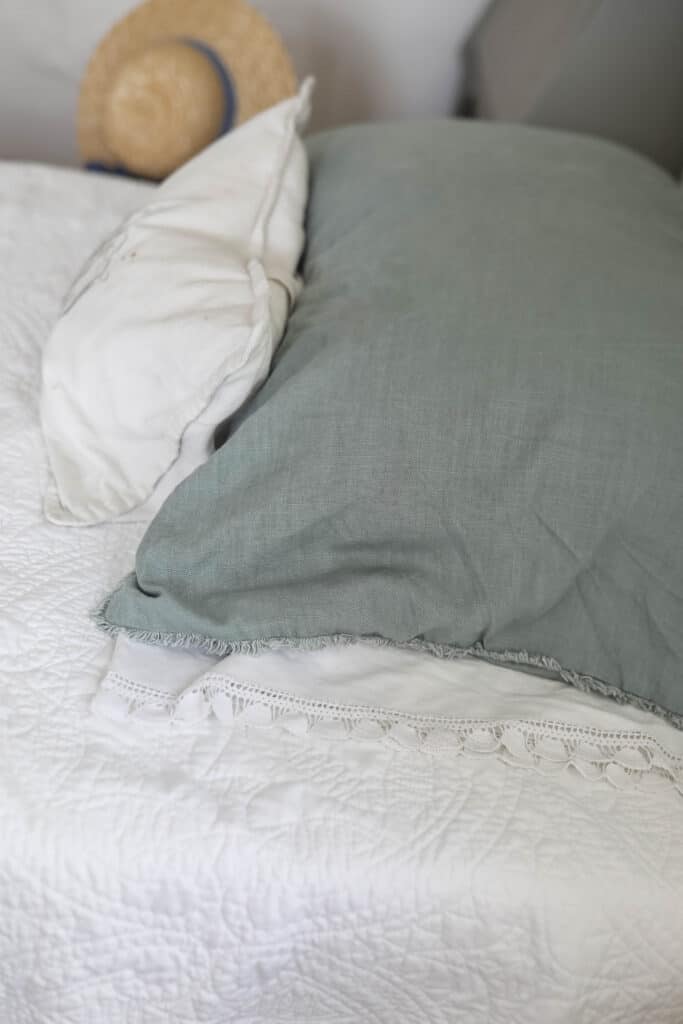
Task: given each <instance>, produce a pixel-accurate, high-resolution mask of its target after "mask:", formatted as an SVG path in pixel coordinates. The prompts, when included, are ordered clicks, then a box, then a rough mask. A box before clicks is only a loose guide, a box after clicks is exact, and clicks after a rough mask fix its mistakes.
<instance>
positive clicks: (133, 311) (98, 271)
mask: <svg viewBox="0 0 683 1024" xmlns="http://www.w3.org/2000/svg"><path fill="white" fill-rule="evenodd" d="M312 88H313V82H312V80H311V79H308V80H307V81H306V82H305V83H304V84H303V85H302V87H301V89H300V91H299V94H298V95H297V96H296V97H293V98H292V99H289V100H285V101H284V102H282V103H280V104H278V105H277V106H276V107H272V108H271V109H270V110H267V111H265V112H264V113H262V114H260V115H258V116H257V117H255V118H253V119H252V120H250V121H248V122H246V123H245V124H244V125H242V126H241V127H240V128H238V129H237V130H236V131H234V132H232V133H230V134H229V135H227V136H224V137H223V138H221V139H219V140H218V141H217V142H215V143H213V144H212V145H211V146H210V147H209V148H208V149H206V150H204V151H203V152H202V153H200V154H199V155H198V156H197V157H195V158H194V159H193V160H191V161H190V162H189V163H187V164H185V165H184V166H183V167H182V168H180V170H178V171H176V172H175V174H173V175H172V176H171V177H170V178H168V179H167V180H166V181H165V182H164V183H163V184H162V185H160V186H159V188H158V189H157V191H156V193H155V196H154V199H153V200H152V201H151V203H149V204H148V205H147V206H145V207H144V208H143V209H141V210H139V211H137V212H136V213H134V214H133V215H132V216H131V217H129V218H128V220H127V221H126V222H125V223H124V224H122V225H121V226H120V228H119V229H118V230H117V232H116V233H115V234H114V235H113V236H112V237H111V238H110V239H108V240H107V241H106V242H105V243H103V245H101V246H100V247H99V249H97V250H96V251H95V252H94V253H93V254H92V256H91V257H90V259H89V260H88V262H87V263H86V265H85V267H84V269H83V270H82V272H81V274H80V275H79V277H78V278H77V280H76V282H75V283H74V285H73V286H72V288H71V290H70V292H69V294H68V295H67V296H66V298H65V301H64V307H63V311H62V313H61V316H60V318H59V320H58V322H57V324H56V326H55V328H54V330H53V333H52V335H51V337H50V338H49V340H48V342H47V345H46V348H45V351H44V354H43V385H42V395H41V422H42V429H43V436H44V438H45V444H46V447H47V453H48V459H49V466H50V475H51V479H50V481H49V483H48V488H47V491H46V495H45V503H44V508H45V514H46V516H47V518H48V519H50V520H51V521H52V522H54V523H58V524H60V525H76V526H81V525H87V524H95V523H98V522H106V521H111V520H112V519H122V520H146V519H148V518H150V517H151V516H153V515H154V514H155V512H156V511H157V510H158V508H159V507H160V505H161V504H162V503H163V501H164V500H165V498H166V497H167V496H168V494H170V492H171V491H172V490H173V489H174V487H176V486H177V484H178V483H180V481H181V480H183V479H184V478H185V477H186V476H188V475H189V473H191V472H192V471H193V470H194V469H196V468H197V466H198V465H200V464H201V463H202V462H204V461H205V459H206V458H207V457H208V456H209V455H210V454H211V451H212V444H213V435H214V430H215V427H216V426H217V425H218V424H219V423H220V422H221V421H223V420H225V419H227V418H228V417H229V416H231V415H232V414H233V413H234V412H235V411H236V410H237V409H238V408H239V407H240V406H241V405H242V404H243V402H244V401H246V399H247V398H248V397H249V396H250V395H251V394H252V393H253V392H254V391H255V390H256V389H257V388H258V387H259V386H260V384H261V383H262V382H263V380H264V379H265V377H266V375H267V373H268V370H269V368H270V363H271V360H272V357H273V354H274V352H275V349H276V347H277V345H278V343H279V341H280V339H281V337H282V334H283V333H284V328H285V325H286V321H287V316H288V312H289V308H290V307H291V305H292V303H293V302H294V301H295V300H296V297H297V295H298V292H299V288H300V282H299V280H298V278H297V274H296V269H297V265H298V262H299V258H300V255H301V250H302V248H303V242H304V232H303V220H304V213H305V206H306V200H307V193H308V167H307V160H306V151H305V149H304V146H303V144H302V142H301V139H300V132H301V131H302V129H303V128H304V126H305V124H306V122H307V120H308V117H309V114H310V105H311V94H312Z"/></svg>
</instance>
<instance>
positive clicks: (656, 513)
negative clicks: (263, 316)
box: [102, 121, 683, 725]
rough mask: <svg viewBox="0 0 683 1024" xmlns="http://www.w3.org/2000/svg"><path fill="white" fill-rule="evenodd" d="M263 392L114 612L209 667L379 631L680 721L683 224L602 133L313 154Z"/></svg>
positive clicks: (513, 130) (167, 524)
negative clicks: (294, 278) (192, 651)
mask: <svg viewBox="0 0 683 1024" xmlns="http://www.w3.org/2000/svg"><path fill="white" fill-rule="evenodd" d="M309 148H310V157H311V164H312V192H311V197H310V202H309V212H308V229H307V234H308V251H307V254H306V258H305V266H304V276H305V286H304V290H303V294H302V296H301V298H300V300H299V303H298V306H297V308H296V310H295V312H294V314H293V316H292V318H291V321H290V324H289V327H288V330H287V334H286V336H285V339H284V341H283V344H282V346H281V349H280V352H279V355H278V357H277V361H276V364H275V366H274V368H273V371H272V373H271V376H270V378H269V379H268V381H267V382H266V384H265V385H264V387H263V388H262V390H261V391H260V392H259V394H258V395H257V396H256V397H255V399H254V400H253V401H252V402H251V403H250V404H249V405H248V406H247V408H246V409H245V411H244V412H243V413H242V414H240V416H239V419H238V420H237V421H235V422H234V423H233V429H232V432H231V434H230V436H229V439H228V440H227V442H226V443H225V444H224V445H223V447H222V448H221V449H220V450H219V451H218V452H217V453H216V454H215V455H214V456H213V457H212V458H211V459H210V460H209V462H208V463H207V464H206V465H204V466H203V467H202V468H201V469H199V470H198V471H197V472H196V473H195V474H194V475H193V476H192V477H190V478H189V479H188V480H186V481H185V482H184V483H183V484H181V485H180V486H179V487H178V489H177V490H176V491H175V492H174V493H173V495H172V496H171V497H170V498H169V499H168V500H167V502H166V504H165V505H164V507H163V508H162V510H161V511H160V513H159V515H158V516H157V518H156V520H155V521H154V522H153V523H152V524H151V526H150V528H149V530H148V532H147V534H146V536H145V538H144V539H143V542H142V544H141V546H140V549H139V552H138V556H137V575H136V576H133V577H131V578H129V579H128V580H126V581H124V583H123V584H122V585H121V587H120V588H119V589H118V591H117V592H116V593H115V594H114V595H113V596H112V597H111V598H110V600H109V601H108V603H107V604H106V606H105V609H104V611H103V613H102V622H103V623H104V625H105V626H106V627H107V628H110V629H114V630H115V629H117V628H123V629H125V630H126V631H128V632H129V633H130V634H131V635H133V636H137V637H139V638H141V639H146V640H150V641H153V642H157V643H172V644H183V645H191V646H192V645H194V646H197V647H201V648H203V649H205V650H209V651H213V652H216V653H220V652H223V653H226V652H230V651H232V650H236V649H239V650H243V649H258V647H259V646H260V645H262V644H264V643H271V644H272V643H273V642H274V638H284V640H283V642H285V643H295V644H304V645H315V644H319V643H324V642H330V639H331V638H335V639H336V640H337V641H341V640H343V639H344V638H346V637H359V636H371V637H373V638H382V639H385V640H388V641H391V642H394V643H399V644H408V645H414V644H417V645H422V646H426V647H427V648H428V649H430V650H432V651H434V652H435V653H438V654H444V655H451V654H454V653H455V654H457V653H461V652H468V653H470V654H473V655H476V656H480V657H489V658H493V659H496V660H502V661H504V662H510V663H511V664H516V665H522V666H524V665H528V666H529V667H530V668H533V667H536V668H540V669H542V670H543V671H545V672H549V673H552V674H557V675H559V676H561V677H562V678H564V679H566V680H568V681H570V682H573V683H574V684H576V685H579V686H582V687H587V688H591V689H594V690H598V691H600V692H602V693H606V694H609V695H612V696H614V697H617V698H618V699H621V700H624V699H629V700H633V701H634V702H636V703H637V704H639V706H641V707H646V708H650V709H653V710H657V711H660V712H664V713H666V714H668V717H669V718H671V720H672V721H674V722H675V723H676V724H678V725H681V724H683V718H682V717H681V716H683V538H682V532H681V531H682V526H683V335H682V325H683V210H682V207H681V202H680V196H679V193H678V189H677V187H676V184H675V183H674V182H673V181H672V180H671V179H669V178H668V177H666V176H665V174H664V173H663V172H661V171H660V170H658V169H656V168H655V167H654V166H653V165H651V164H649V163H648V162H647V161H646V160H644V159H643V158H641V157H637V156H635V155H632V154H629V153H628V152H627V151H625V150H621V149H620V148H618V147H616V146H614V145H612V144H608V143H603V142H598V141H594V140H589V139H581V138H580V137H577V136H573V135H564V134H560V133H553V132H547V131H543V130H539V129H533V128H528V127H526V128H525V127H518V126H501V125H489V124H479V123H457V122H424V121H422V122H408V123H402V124H386V125H377V126H356V127H350V128H346V129H342V130H338V131H334V132H331V133H327V134H325V135H322V136H318V137H316V138H315V139H313V140H312V141H311V142H310V147H309Z"/></svg>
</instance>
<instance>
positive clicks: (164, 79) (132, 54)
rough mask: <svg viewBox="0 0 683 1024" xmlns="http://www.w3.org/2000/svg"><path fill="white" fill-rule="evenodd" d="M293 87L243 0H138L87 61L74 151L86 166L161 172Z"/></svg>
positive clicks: (285, 63) (271, 37)
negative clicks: (88, 61)
mask: <svg viewBox="0 0 683 1024" xmlns="http://www.w3.org/2000/svg"><path fill="white" fill-rule="evenodd" d="M296 88H297V81H296V75H295V73H294V69H293V67H292V62H291V60H290V58H289V56H288V54H287V51H286V50H285V48H284V45H283V43H282V41H281V40H280V38H279V36H278V35H277V34H276V32H275V31H274V30H273V29H272V28H271V26H270V25H269V24H268V22H267V21H266V20H265V18H264V17H262V15H260V14H258V13H257V12H256V11H254V10H252V8H251V7H249V5H248V4H247V3H246V2H245V0H147V2H146V3H143V4H141V5H140V6H139V7H136V8H135V10H133V11H131V13H130V14H128V15H127V16H126V17H125V18H123V19H122V20H121V21H119V22H118V23H117V24H116V25H114V27H113V28H112V29H111V31H110V32H109V33H108V34H107V35H106V36H105V37H104V39H103V40H102V42H101V43H100V44H99V46H98V47H97V49H96V50H95V53H94V54H93V56H92V58H91V60H90V63H89V64H88V67H87V69H86V72H85V76H84V78H83V83H82V85H81V95H80V101H79V110H78V144H79V149H80V152H81V156H82V158H83V161H84V162H85V163H86V164H87V165H89V166H96V167H102V168H108V169H112V170H118V171H122V172H126V173H130V174H134V175H140V176H142V177H146V178H154V179H159V178H163V177H165V176H166V175H167V174H170V173H171V171H173V170H175V168H176V167H179V166H180V164H182V163H184V162H185V161H186V160H188V159H189V158H190V157H191V156H193V155H194V154H195V153H197V152H199V150H200V149H203V148H204V146H206V145H208V143H210V142H211V141H213V139H215V138H216V137H217V136H218V135H221V134H222V133H223V132H226V131H229V130H230V129H231V128H233V127H235V126H236V125H238V124H241V123H242V122H243V121H246V120H247V119H248V118H250V117H253V116H254V114H257V113H258V112H259V111H260V110H264V109H265V108H266V107H270V106H272V105H273V104H275V103H278V102H279V101H280V100H282V99H285V98H286V97H287V96H291V95H293V94H294V93H295V92H296Z"/></svg>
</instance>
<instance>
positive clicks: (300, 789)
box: [0, 166, 683, 1024]
mask: <svg viewBox="0 0 683 1024" xmlns="http://www.w3.org/2000/svg"><path fill="white" fill-rule="evenodd" d="M144 195H145V192H144V187H143V186H138V185H132V184H130V183H125V182H119V181H111V180H103V179H98V178H96V177H86V176H82V175H79V174H77V173H75V172H66V171H55V170H51V169H47V168H40V167H22V166H4V167H2V168H0V227H1V228H2V231H1V232H0V250H1V252H2V271H3V273H2V277H1V278H0V350H1V352H2V359H3V374H2V378H1V380H0V566H1V567H2V568H1V572H2V581H1V584H0V752H1V753H2V757H1V759H0V1020H2V1021H3V1022H4V1021H7V1022H8V1024H9V1022H11V1024H36V1022H39V1024H53V1022H54V1024H57V1022H59V1024H63V1022H65V1021H68V1022H69V1024H86V1022H87V1024H91V1022H94V1021H97V1022H98V1024H99V1022H100V1021H107V1022H108V1024H119V1022H121V1024H123V1022H126V1024H136V1022H140V1024H143V1022H144V1024H151V1022H155V1021H159V1022H164V1024H190V1022H193V1024H194V1022H200V1024H219V1022H220V1024H226V1022H231V1024H232V1022H238V1024H266V1022H274V1021H278V1022H292V1024H293V1022H297V1024H299V1022H306V1021H310V1022H314V1021H315V1022H319V1024H323V1022H324V1024H352V1022H354V1024H355V1022H357V1021H364V1022H365V1021H367V1022H370V1021H372V1022H373V1024H403V1022H406V1024H407V1022H408V1021H410V1022H411V1024H414V1022H418V1024H421V1022H425V1024H427V1022H429V1024H446V1022H449V1024H451V1022H454V1021H466V1022H467V1024H479V1022H482V1024H483V1022H488V1024H497V1022H500V1024H515V1022H517V1021H519V1022H522V1021H524V1022H525V1024H528V1022H530V1021H531V1022H536V1021H538V1022H542V1024H564V1022H567V1024H570V1022H571V1024H575V1022H576V1021H577V1020H580V1021H581V1022H582V1024H593V1022H595V1024H598V1022H599V1024H609V1022H615V1024H616V1022H618V1024H631V1022H633V1024H636V1022H638V1024H640V1022H642V1021H644V1020H647V1021H648V1024H665V1022H671V1024H680V1021H681V1019H683V956H682V955H681V949H683V910H682V908H683V801H681V797H680V795H679V794H678V793H677V792H676V791H675V790H674V788H673V787H672V786H662V787H659V788H657V789H656V790H654V791H652V792H650V793H648V795H647V797H644V795H643V793H642V792H639V791H632V790H627V791H618V790H616V789H614V788H612V787H610V786H608V785H605V784H603V783H600V784H595V785H593V784H589V783H587V782H586V780H584V779H582V778H579V777H578V776H576V775H573V774H569V773H567V772H566V771H562V773H561V774H559V775H557V776H556V777H553V778H545V777H541V776H539V775H537V774H535V773H533V772H530V771H525V770H519V769H517V768H511V767H509V766H506V765H505V764H503V763H501V762H500V761H499V760H497V759H492V758H484V759H482V760H477V759H474V758H462V757H447V756H446V757H439V756H427V755H425V754H424V753H421V752H419V751H412V750H406V749H404V748H402V747H396V746H390V745H387V744H380V743H377V742H375V741H374V740H372V739H367V740H363V739H362V738H359V737H357V738H356V739H355V740H354V742H352V743H342V744H340V743H338V742H335V741H333V740H329V739H327V738H326V737H325V735H324V732H323V731H320V730H313V731H312V732H311V733H310V735H306V736H304V737H301V736H299V735H296V734H292V733H290V732H288V731H285V730H272V729H268V730H265V731H264V730H259V729H245V728H242V727H231V728H226V726H225V724H224V723H221V722H217V721H216V719H215V718H206V719H202V720H199V721H192V722H183V721H182V720H181V719H180V718H179V717H176V719H175V721H174V723H173V726H172V727H171V726H169V725H168V723H166V725H165V726H164V727H162V728H150V729H146V728H143V729H141V730H138V729H131V728H129V726H130V722H129V721H128V720H124V721H123V722H120V723H116V722H114V721H108V720H103V719H101V718H98V717H96V716H93V715H92V714H91V713H90V710H89V706H90V702H91V699H92V696H93V693H94V692H95V689H96V685H97V680H98V679H99V678H100V676H101V675H102V674H103V673H104V671H105V669H106V665H107V663H108V659H109V656H110V651H111V649H110V643H109V641H108V640H107V639H106V638H104V637H103V636H102V635H100V634H98V633H97V631H96V630H95V629H94V628H93V626H92V625H91V623H90V621H89V620H88V612H89V611H90V610H91V609H92V607H93V606H94V605H96V604H97V603H98V601H99V600H100V599H101V597H102V596H103V594H104V592H105V591H106V590H107V589H108V588H109V587H110V586H111V585H112V584H113V583H114V582H116V580H117V579H118V578H119V576H120V575H121V574H122V573H123V572H124V571H126V570H127V569H128V568H129V567H130V565H131V561H132V555H133V551H134V549H135V546H136V543H137V539H138V536H139V532H140V527H138V526H134V525H122V524H121V525H109V526H106V527H98V528H84V529H69V530H66V529H63V528H62V529H60V528H58V527H55V526H51V525H49V524H47V523H46V522H44V520H43V518H42V516H41V509H40V495H41V493H42V490H43V486H44V483H45V475H46V473H45V461H44V456H43V452H42V446H41V439H40V433H39V429H38V422H37V399H38V373H39V355H40V348H41V346H42V344H43V342H44V340H45V337H46V334H47V331H48V329H49V325H50V323H51V322H52V320H53V319H54V317H55V316H56V313H57V309H58V303H59V297H60V295H61V294H62V293H63V291H64V290H65V288H66V286H67V285H68V283H69V280H70V278H71V276H72V275H73V274H74V272H75V271H76V269H77V268H78V265H79V263H80V262H81V260H82V259H83V257H84V255H85V254H86V252H87V250H88V249H89V248H90V247H91V246H92V245H94V244H95V242H96V241H98V240H99V238H101V237H102V236H103V235H104V234H106V233H107V232H108V231H109V230H111V229H112V228H113V226H114V224H115V222H116V220H117V219H118V218H119V217H120V216H122V215H124V214H126V213H127V212H129V210H130V209H131V208H132V207H133V206H135V205H137V204H138V203H139V202H141V201H142V200H143V199H144Z"/></svg>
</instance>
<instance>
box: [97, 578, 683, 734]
mask: <svg viewBox="0 0 683 1024" xmlns="http://www.w3.org/2000/svg"><path fill="white" fill-rule="evenodd" d="M125 583H126V580H124V581H123V582H122V584H121V586H124V585H125ZM110 600H111V595H110V596H109V597H108V598H107V599H106V600H105V601H104V602H103V603H102V604H101V605H100V607H99V608H97V609H96V610H95V611H94V612H93V616H92V618H93V621H94V622H95V624H96V625H97V627H98V628H99V629H101V630H103V631H104V632H105V633H108V634H109V635H110V636H114V637H116V636H118V634H119V633H124V634H125V635H126V636H127V637H129V638H130V639H131V640H137V641H139V642H140V643H145V644H152V645H154V646H157V647H176V648H181V649H184V650H195V651H198V652H199V653H201V654H208V655H210V656H213V657H219V658H225V657H227V656H228V655H230V654H261V653H264V652H265V651H278V650H287V649H289V650H292V649H296V650H302V651H319V650H321V649H322V648H324V647H344V646H348V645H349V644H359V643H361V644H365V645H367V646H369V647H394V648H396V649H398V650H404V651H418V652H421V653H423V654H431V655H432V656H433V657H435V658H442V659H457V658H478V659H480V660H482V661H487V662H490V663H491V664H495V665H503V666H505V665H507V666H509V667H522V668H524V667H526V668H533V669H538V670H540V671H541V672H545V673H548V674H549V675H551V676H552V677H553V678H556V679H561V680H562V681H563V682H565V683H569V684H570V685H571V686H574V687H576V689H577V690H581V691H582V692H583V693H593V694H598V695H599V696H601V697H609V698H610V699H612V700H614V701H616V702H617V703H618V704H628V705H630V706H631V707H634V708H637V709H638V710H639V711H644V712H648V713H650V714H654V715H657V716H658V717H659V718H662V719H664V720H665V721H666V722H668V723H669V725H672V726H673V727H674V728H675V729H681V730H683V715H679V714H676V713H675V712H673V711H668V710H667V709H666V708H663V707H661V706H660V705H659V704H656V703H655V702H654V701H652V700H647V699H646V698H645V697H639V696H638V695H637V694H634V693H629V692H627V691H625V690H621V689H619V687H617V686H611V685H610V684H609V683H606V682H604V681H603V680H602V679H598V678H596V677H595V676H590V675H585V674H583V673H580V672H575V671H574V670H572V669H568V668H565V667H564V666H562V665H561V664H560V663H559V662H558V661H557V660H556V659H555V658H551V657H549V656H548V655H545V654H530V653H529V652H528V651H512V650H505V651H490V650H487V649H486V648H484V647H483V646H482V645H481V644H474V645H472V646H471V647H457V646H455V645H450V644H435V643H430V642H429V641H427V640H390V639H388V638H386V637H382V636H373V635H367V636H366V635H363V636H353V635H352V634H349V633H334V634H331V635H329V636H313V637H267V638H263V639H260V640H217V639H216V638H215V637H207V636H202V635H201V634H200V633H163V632H160V631H158V630H146V629H133V628H131V627H128V626H117V625H115V624H114V623H112V622H110V621H109V620H108V619H107V617H106V614H107V607H108V605H109V601H110Z"/></svg>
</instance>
